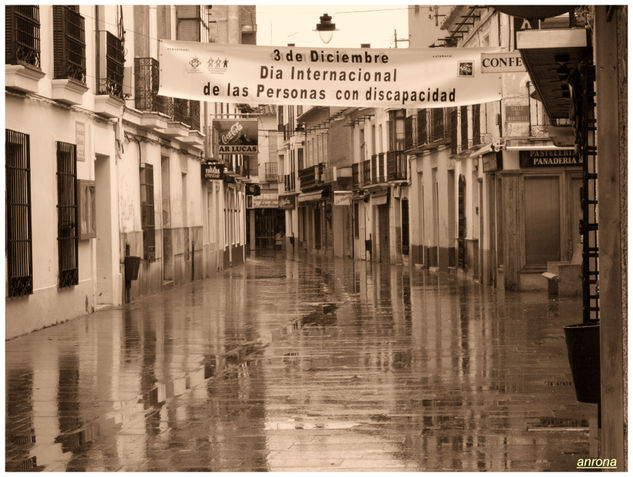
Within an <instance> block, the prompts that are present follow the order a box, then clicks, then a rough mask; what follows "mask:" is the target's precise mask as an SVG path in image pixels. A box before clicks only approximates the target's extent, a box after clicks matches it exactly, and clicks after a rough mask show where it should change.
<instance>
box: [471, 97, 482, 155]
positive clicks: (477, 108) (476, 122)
mask: <svg viewBox="0 0 633 477" xmlns="http://www.w3.org/2000/svg"><path fill="white" fill-rule="evenodd" d="M480 143H481V105H480V104H473V146H476V145H477V144H480Z"/></svg>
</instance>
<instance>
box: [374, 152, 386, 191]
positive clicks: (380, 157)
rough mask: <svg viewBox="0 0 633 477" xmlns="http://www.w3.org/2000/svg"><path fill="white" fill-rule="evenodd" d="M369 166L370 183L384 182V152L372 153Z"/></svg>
mask: <svg viewBox="0 0 633 477" xmlns="http://www.w3.org/2000/svg"><path fill="white" fill-rule="evenodd" d="M371 166H372V167H371V183H372V184H380V183H382V182H385V181H386V175H385V153H384V152H381V153H379V154H373V155H372V156H371Z"/></svg>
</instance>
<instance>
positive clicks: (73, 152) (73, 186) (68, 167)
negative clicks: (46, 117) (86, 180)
mask: <svg viewBox="0 0 633 477" xmlns="http://www.w3.org/2000/svg"><path fill="white" fill-rule="evenodd" d="M78 239H79V236H78V228H77V147H76V146H75V145H74V144H68V143H65V142H58V143H57V250H58V258H59V288H64V287H70V286H73V285H77V283H79V263H78V262H79V260H78V253H77V245H78Z"/></svg>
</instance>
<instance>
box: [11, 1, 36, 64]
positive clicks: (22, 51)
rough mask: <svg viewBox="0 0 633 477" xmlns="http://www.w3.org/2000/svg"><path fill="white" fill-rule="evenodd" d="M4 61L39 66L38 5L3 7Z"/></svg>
mask: <svg viewBox="0 0 633 477" xmlns="http://www.w3.org/2000/svg"><path fill="white" fill-rule="evenodd" d="M5 15H6V17H5V40H6V44H5V50H4V51H5V62H6V63H7V64H11V65H17V64H20V63H26V64H29V65H32V66H35V67H36V68H39V67H40V7H38V6H37V5H20V6H18V5H7V6H6V7H5Z"/></svg>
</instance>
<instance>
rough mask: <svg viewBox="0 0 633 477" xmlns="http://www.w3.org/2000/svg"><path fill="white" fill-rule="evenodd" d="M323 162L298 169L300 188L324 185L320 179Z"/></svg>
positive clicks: (304, 189) (313, 187)
mask: <svg viewBox="0 0 633 477" xmlns="http://www.w3.org/2000/svg"><path fill="white" fill-rule="evenodd" d="M324 166H325V165H324V164H318V165H316V166H310V167H306V168H305V169H301V170H300V171H299V180H300V181H301V190H302V191H307V190H310V189H315V188H317V187H320V186H322V185H324V183H323V180H322V175H323V169H324Z"/></svg>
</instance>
